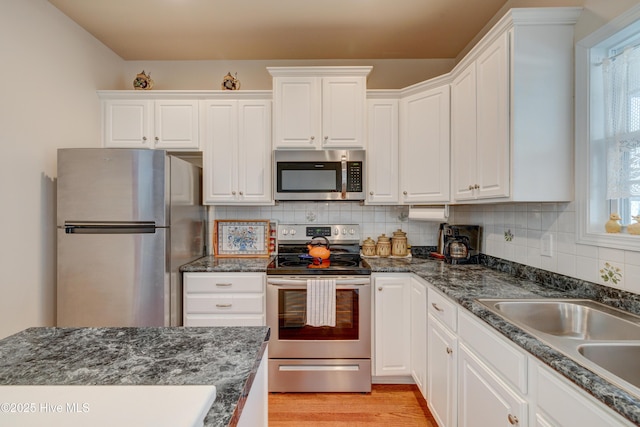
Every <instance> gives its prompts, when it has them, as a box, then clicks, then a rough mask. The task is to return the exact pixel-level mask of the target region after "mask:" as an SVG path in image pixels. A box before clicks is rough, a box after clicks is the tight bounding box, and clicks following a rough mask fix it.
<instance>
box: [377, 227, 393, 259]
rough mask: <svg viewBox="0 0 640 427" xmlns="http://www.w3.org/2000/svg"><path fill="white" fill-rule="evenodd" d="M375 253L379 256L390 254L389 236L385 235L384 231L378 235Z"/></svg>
mask: <svg viewBox="0 0 640 427" xmlns="http://www.w3.org/2000/svg"><path fill="white" fill-rule="evenodd" d="M376 254H377V255H378V256H379V257H388V256H389V255H391V238H389V237H387V236H385V235H384V233H383V234H382V235H381V236H378V243H377V244H376Z"/></svg>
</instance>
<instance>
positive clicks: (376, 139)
mask: <svg viewBox="0 0 640 427" xmlns="http://www.w3.org/2000/svg"><path fill="white" fill-rule="evenodd" d="M368 115H369V120H368V128H369V132H368V148H367V172H366V173H367V189H368V195H367V203H369V204H394V205H395V204H398V101H397V100H395V99H376V100H369V101H368Z"/></svg>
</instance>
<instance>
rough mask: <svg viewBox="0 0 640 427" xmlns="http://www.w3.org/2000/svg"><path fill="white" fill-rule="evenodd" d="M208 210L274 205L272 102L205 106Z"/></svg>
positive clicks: (212, 102) (211, 102)
mask: <svg viewBox="0 0 640 427" xmlns="http://www.w3.org/2000/svg"><path fill="white" fill-rule="evenodd" d="M202 116H203V118H202V121H203V144H202V145H203V155H202V159H203V169H204V171H203V174H204V177H203V191H204V197H203V199H204V203H205V204H223V205H233V204H254V205H265V204H273V200H272V197H271V140H270V138H271V101H270V100H266V99H256V100H233V99H228V100H206V101H202Z"/></svg>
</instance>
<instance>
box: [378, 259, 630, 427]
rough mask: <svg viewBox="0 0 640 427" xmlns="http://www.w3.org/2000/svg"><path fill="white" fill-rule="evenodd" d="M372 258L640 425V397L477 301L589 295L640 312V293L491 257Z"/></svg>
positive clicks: (380, 268)
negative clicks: (423, 284) (453, 260)
mask: <svg viewBox="0 0 640 427" xmlns="http://www.w3.org/2000/svg"><path fill="white" fill-rule="evenodd" d="M367 261H369V264H370V265H371V270H372V272H373V273H402V272H406V273H409V272H411V273H415V274H417V275H418V276H420V277H422V278H423V279H425V280H426V281H427V282H429V283H430V284H431V285H433V286H434V287H435V288H436V289H438V290H440V291H441V292H442V293H443V294H445V295H447V296H448V297H449V298H451V299H452V300H454V301H456V302H457V303H458V304H460V305H462V306H463V307H464V308H466V309H467V310H469V311H470V312H472V313H473V314H475V315H476V316H477V317H479V318H480V319H482V320H483V321H485V322H486V323H488V324H489V325H491V326H492V327H493V328H495V329H496V330H498V331H499V332H500V333H502V334H503V335H504V336H506V337H507V338H509V339H510V340H511V341H513V342H514V343H515V344H517V345H518V346H520V347H521V348H523V349H524V350H526V351H527V352H529V353H530V354H532V355H533V356H535V357H537V358H538V359H540V360H541V361H542V362H543V363H545V364H546V365H548V366H549V367H551V368H552V369H554V370H555V371H557V372H558V373H560V374H561V375H563V376H564V377H566V378H567V379H569V380H570V381H572V382H573V383H575V384H577V385H578V386H579V387H581V388H583V389H584V390H586V391H587V392H588V393H590V394H591V395H593V396H594V397H595V398H596V399H598V400H600V401H601V402H603V403H604V404H605V405H607V406H609V407H610V408H612V409H613V410H614V411H616V412H618V413H619V414H621V415H622V416H624V417H625V418H627V419H628V420H630V421H632V422H633V423H635V424H640V399H638V397H636V396H634V395H631V394H629V393H627V392H626V391H624V390H622V389H620V388H619V387H617V386H616V385H613V384H611V383H610V382H608V381H606V380H605V379H604V378H602V377H600V376H599V375H596V374H594V373H593V372H591V371H590V370H588V369H586V368H584V367H582V366H581V365H580V364H578V363H576V362H575V361H574V360H572V359H570V358H568V357H566V356H564V355H563V354H561V353H559V352H558V351H556V350H554V349H553V348H551V347H549V346H547V345H546V344H544V343H542V342H541V341H539V340H538V339H537V338H535V337H533V336H531V335H529V334H528V333H526V332H525V331H523V330H522V329H520V328H518V327H517V326H515V325H514V324H512V323H510V322H508V321H506V320H505V319H503V318H502V317H500V316H497V315H495V314H493V313H492V312H490V311H489V310H487V309H486V308H485V307H484V306H483V305H481V304H480V303H478V302H476V301H475V300H476V298H589V299H593V300H597V301H599V302H602V303H605V304H608V305H612V306H614V307H616V308H621V309H624V310H627V311H630V312H632V313H635V314H640V297H639V296H638V295H635V294H631V293H628V292H624V291H620V290H616V289H612V288H607V287H605V286H600V285H596V284H593V283H589V282H583V281H580V280H577V279H572V278H569V277H563V276H559V275H554V274H552V273H547V272H544V271H541V270H536V269H533V268H531V267H525V266H520V267H514V265H513V264H512V263H508V262H501V261H496V260H495V259H490V258H485V260H484V261H485V263H489V264H491V266H492V267H493V268H488V267H487V266H485V265H451V264H447V263H445V262H443V261H439V260H433V259H421V258H415V257H414V258H412V259H407V260H405V259H378V258H372V259H368V260H367ZM500 270H507V271H508V272H503V271H500ZM531 279H536V280H535V281H534V280H531Z"/></svg>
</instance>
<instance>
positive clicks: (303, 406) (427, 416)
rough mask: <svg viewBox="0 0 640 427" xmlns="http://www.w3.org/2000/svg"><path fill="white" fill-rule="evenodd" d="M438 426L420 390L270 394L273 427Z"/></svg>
mask: <svg viewBox="0 0 640 427" xmlns="http://www.w3.org/2000/svg"><path fill="white" fill-rule="evenodd" d="M293 426H296V427H313V426H320V427H328V426H332V427H334V426H335V427H342V426H344V427H346V426H349V427H359V426H362V427H371V426H385V427H414V426H415V427H438V425H437V424H436V422H435V420H434V419H433V417H432V415H431V413H430V412H429V409H428V408H427V404H426V402H425V401H424V398H423V397H422V395H421V394H420V390H418V387H417V386H415V385H412V384H393V385H389V384H374V385H373V387H372V390H371V393H370V394H363V393H270V394H269V427H293Z"/></svg>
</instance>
